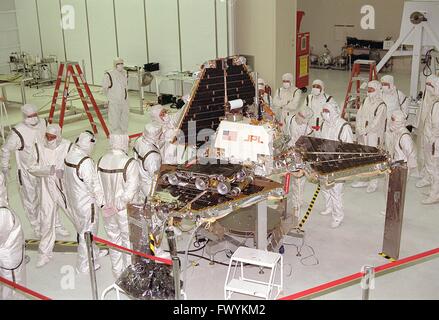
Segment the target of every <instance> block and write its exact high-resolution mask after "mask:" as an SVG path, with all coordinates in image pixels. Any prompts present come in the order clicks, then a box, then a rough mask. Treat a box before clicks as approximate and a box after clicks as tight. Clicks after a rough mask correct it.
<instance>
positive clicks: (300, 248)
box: [283, 238, 320, 267]
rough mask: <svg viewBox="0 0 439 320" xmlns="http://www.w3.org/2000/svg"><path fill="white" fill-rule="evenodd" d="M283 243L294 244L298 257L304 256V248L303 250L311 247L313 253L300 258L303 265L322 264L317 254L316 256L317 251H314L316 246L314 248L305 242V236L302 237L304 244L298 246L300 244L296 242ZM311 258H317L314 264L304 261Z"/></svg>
mask: <svg viewBox="0 0 439 320" xmlns="http://www.w3.org/2000/svg"><path fill="white" fill-rule="evenodd" d="M283 244H284V245H286V246H293V247H295V248H296V251H297V254H296V256H297V257H301V256H302V250H303V249H304V248H309V249H310V250H311V254H310V255H308V256H305V257H302V258H301V259H300V263H301V264H302V265H303V266H305V267H311V266H317V265H319V264H320V261H319V259H318V258H317V256H316V253H315V251H314V248H313V247H312V246H310V245H308V244H306V243H305V238H303V239H302V244H301V245H300V246H298V245H296V244H294V243H286V242H284V243H283ZM310 258H314V259H315V263H313V264H306V263H305V262H304V261H306V260H308V259H310Z"/></svg>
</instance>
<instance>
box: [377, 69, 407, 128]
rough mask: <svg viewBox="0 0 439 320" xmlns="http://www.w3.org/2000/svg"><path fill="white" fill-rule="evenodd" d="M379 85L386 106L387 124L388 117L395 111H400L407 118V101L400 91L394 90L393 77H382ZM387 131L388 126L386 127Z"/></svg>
mask: <svg viewBox="0 0 439 320" xmlns="http://www.w3.org/2000/svg"><path fill="white" fill-rule="evenodd" d="M381 84H382V86H383V100H384V102H385V103H386V106H387V123H389V122H390V117H391V116H392V113H393V112H394V111H396V110H401V111H402V112H403V113H404V114H405V116H406V118H407V117H408V115H409V99H408V98H407V96H406V95H405V94H404V93H403V92H402V91H401V90H398V89H397V88H396V86H395V80H394V78H393V76H391V75H385V76H383V77H382V78H381ZM387 129H389V126H387ZM387 131H388V130H387Z"/></svg>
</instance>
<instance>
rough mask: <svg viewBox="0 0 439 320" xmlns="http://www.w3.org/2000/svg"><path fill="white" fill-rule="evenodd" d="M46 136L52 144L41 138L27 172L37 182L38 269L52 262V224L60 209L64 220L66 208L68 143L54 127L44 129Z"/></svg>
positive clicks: (57, 126) (54, 231)
mask: <svg viewBox="0 0 439 320" xmlns="http://www.w3.org/2000/svg"><path fill="white" fill-rule="evenodd" d="M46 132H47V134H49V135H52V136H55V137H56V138H55V139H54V140H52V141H48V140H47V138H44V142H37V143H35V147H34V162H33V163H32V165H31V166H30V167H29V172H30V174H32V175H33V176H35V177H37V178H38V182H39V188H40V190H41V196H40V212H39V215H38V217H39V220H40V231H41V241H40V245H39V250H38V251H39V255H40V256H39V261H38V262H37V267H42V266H43V265H45V264H46V263H48V262H49V261H50V259H51V258H52V250H53V247H54V245H55V240H56V220H57V216H58V209H59V208H62V209H63V210H64V211H65V212H66V214H67V216H69V217H70V218H71V215H70V214H69V213H68V206H67V200H66V196H65V194H64V182H63V172H64V159H65V158H66V156H67V153H68V152H69V151H70V148H71V147H72V143H71V142H70V141H68V140H65V139H63V138H62V136H61V128H60V126H59V125H57V124H50V125H48V126H47V131H46Z"/></svg>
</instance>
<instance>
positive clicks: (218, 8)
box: [1, 0, 231, 91]
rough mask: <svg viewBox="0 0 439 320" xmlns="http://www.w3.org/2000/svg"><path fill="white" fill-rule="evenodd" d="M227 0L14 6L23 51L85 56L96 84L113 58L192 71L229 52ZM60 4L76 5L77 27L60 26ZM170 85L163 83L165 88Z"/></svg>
mask: <svg viewBox="0 0 439 320" xmlns="http://www.w3.org/2000/svg"><path fill="white" fill-rule="evenodd" d="M3 1H5V0H1V3H3ZM6 1H12V3H13V2H14V0H6ZM228 1H231V0H15V4H16V6H17V8H18V10H17V20H18V25H19V34H20V38H21V39H22V41H21V50H22V51H24V52H28V53H30V54H33V55H37V54H38V55H41V53H43V55H44V56H47V55H49V54H56V55H57V56H58V59H59V60H61V61H62V60H64V59H68V60H75V61H82V60H85V63H86V65H87V68H86V73H87V78H88V81H89V82H91V83H94V84H97V85H99V84H100V83H101V79H102V77H103V73H104V71H105V70H107V69H111V68H112V64H113V59H114V58H115V57H117V56H120V57H122V58H124V59H125V61H126V64H127V65H139V66H141V65H143V64H145V63H148V62H159V63H160V67H161V71H162V72H163V73H166V72H171V71H186V70H190V71H196V70H198V68H199V66H200V65H201V64H203V63H204V62H205V61H206V60H209V59H214V58H216V57H218V56H219V57H225V56H228V55H229V53H228V48H229V44H228V40H229V39H230V37H229V35H228V18H229V14H228V10H227V9H228ZM63 5H72V6H73V7H74V8H75V22H76V28H75V30H62V28H61V26H60V20H61V12H60V8H61V6H63ZM40 34H41V37H40ZM173 88H174V86H173V85H171V84H165V83H164V85H163V89H164V91H172V90H173Z"/></svg>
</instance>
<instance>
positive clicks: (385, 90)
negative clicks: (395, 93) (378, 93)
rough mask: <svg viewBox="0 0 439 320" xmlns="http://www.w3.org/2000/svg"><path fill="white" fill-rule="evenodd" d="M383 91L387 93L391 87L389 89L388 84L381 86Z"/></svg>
mask: <svg viewBox="0 0 439 320" xmlns="http://www.w3.org/2000/svg"><path fill="white" fill-rule="evenodd" d="M383 92H384V93H387V94H388V93H391V92H392V89H390V87H388V86H383Z"/></svg>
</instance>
